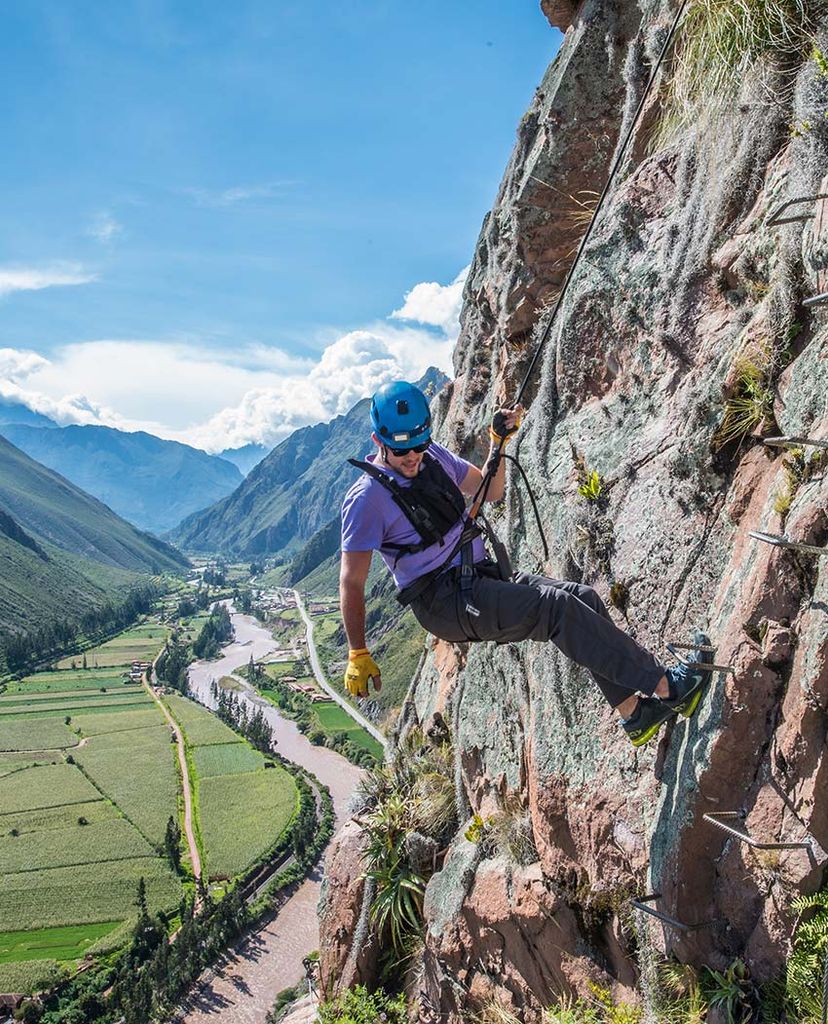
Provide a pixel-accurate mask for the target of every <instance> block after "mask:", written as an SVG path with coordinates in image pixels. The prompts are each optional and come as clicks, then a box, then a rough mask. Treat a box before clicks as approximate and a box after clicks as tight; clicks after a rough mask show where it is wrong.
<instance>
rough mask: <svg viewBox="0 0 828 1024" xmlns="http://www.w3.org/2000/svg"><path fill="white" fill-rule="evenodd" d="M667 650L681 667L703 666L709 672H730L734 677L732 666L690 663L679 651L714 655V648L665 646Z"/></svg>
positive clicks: (691, 645) (686, 645) (681, 645)
mask: <svg viewBox="0 0 828 1024" xmlns="http://www.w3.org/2000/svg"><path fill="white" fill-rule="evenodd" d="M666 647H667V650H668V651H669V652H670V654H672V655H673V657H674V658H677V659H678V660H679V661H680V662H681V663H682V665H691V664H699V665H704V667H705V668H708V669H710V671H711V672H731V673H733V674H734V675H735V673H736V669H734V668H733V666H732V665H714V664H713V662H708V661H704V662H690V661H688V660H687V658H685V657H684V655H683V654H680V653H679V651H702V652H703V653H705V654H714V653H715V651H716V648H715V647H705V646H704V645H700V644H672V643H671V644H666Z"/></svg>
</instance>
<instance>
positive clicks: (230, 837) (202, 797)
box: [198, 767, 298, 878]
mask: <svg viewBox="0 0 828 1024" xmlns="http://www.w3.org/2000/svg"><path fill="white" fill-rule="evenodd" d="M198 803H199V816H200V819H201V829H202V838H203V841H204V846H205V848H206V852H207V870H208V871H209V874H210V877H211V878H232V877H233V875H236V874H239V873H240V872H242V871H244V870H245V869H246V868H248V867H250V866H251V864H253V863H255V861H256V860H258V858H259V857H261V856H262V855H263V854H264V853H265V852H266V851H267V850H268V849H269V848H270V847H271V846H273V845H274V844H275V843H276V840H277V839H278V838H279V836H280V835H281V834H282V832H283V831H284V830H285V829H286V828H287V826H288V825H289V824H290V822H291V821H292V819H293V816H294V815H295V813H296V811H297V804H298V791H297V789H296V784H295V783H294V781H293V778H292V777H291V776H290V775H289V774H288V773H287V772H286V771H285V770H284V769H283V768H277V767H273V768H269V769H266V770H265V769H260V770H258V771H252V772H244V773H242V774H240V775H216V776H213V777H212V778H206V779H201V780H199V784H198Z"/></svg>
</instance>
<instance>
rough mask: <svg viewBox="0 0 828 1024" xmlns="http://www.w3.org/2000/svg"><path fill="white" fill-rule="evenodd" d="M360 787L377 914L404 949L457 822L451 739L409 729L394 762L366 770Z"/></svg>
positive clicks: (374, 912) (384, 929) (377, 920)
mask: <svg viewBox="0 0 828 1024" xmlns="http://www.w3.org/2000/svg"><path fill="white" fill-rule="evenodd" d="M360 791H361V796H362V798H363V799H364V800H365V801H366V804H367V809H366V811H365V813H363V814H362V815H361V818H360V820H361V822H362V828H363V831H364V832H365V835H366V839H367V844H366V849H365V854H364V862H365V868H366V871H365V874H366V877H367V878H368V879H371V880H372V881H373V882H374V885H375V889H374V898H373V901H372V905H371V920H372V923H373V925H374V927H375V928H376V929H377V931H378V932H380V933H383V932H386V933H387V934H389V935H390V937H391V943H392V946H393V948H394V950H395V951H396V952H397V953H399V952H402V951H403V950H404V947H405V945H406V941H407V939H408V938H409V937H410V936H411V935H412V934H416V933H417V932H418V931H419V930H420V927H421V923H422V901H423V893H424V891H425V885H426V882H427V880H428V878H429V877H430V876H431V874H432V872H433V871H434V869H435V865H436V854H437V851H438V850H440V849H441V848H442V847H443V846H444V845H445V843H446V841H447V840H448V838H449V837H450V836H451V834H452V833H453V831H454V829H455V826H456V813H455V803H454V786H453V783H452V751H451V746H450V744H448V743H439V744H430V743H427V742H426V740H425V738H424V736H423V734H422V732H421V731H420V730H419V729H413V730H411V732H410V733H409V734H408V735H407V736H406V738H405V739H404V740H403V741H402V742H401V744H400V747H399V749H398V751H397V756H396V758H395V760H394V761H393V763H392V764H390V765H383V766H382V767H380V768H375V769H373V770H372V771H370V772H368V774H367V777H366V778H365V780H364V781H363V783H362V785H361V787H360Z"/></svg>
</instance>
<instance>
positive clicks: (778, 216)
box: [767, 192, 828, 228]
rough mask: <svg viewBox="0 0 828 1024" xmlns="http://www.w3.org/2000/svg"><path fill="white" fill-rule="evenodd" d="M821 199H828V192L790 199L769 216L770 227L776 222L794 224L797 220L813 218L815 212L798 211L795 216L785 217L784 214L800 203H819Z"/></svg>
mask: <svg viewBox="0 0 828 1024" xmlns="http://www.w3.org/2000/svg"><path fill="white" fill-rule="evenodd" d="M820 199H828V194H826V193H825V192H820V193H818V194H817V195H815V196H800V198H799V199H788V200H787V201H786V202H784V203H782V204H781V205H780V206H778V207H777V208H776V209H775V210H774V211H773V213H772V214H771V215H770V217H768V222H767V223H768V227H769V228H770V227H773V226H774V225H775V224H793V223H795V222H796V221H802V220H812V219H813V218H814V217H815V216H816V214H815V213H798V214H796V215H795V216H793V217H783V216H782V214H783V213H784V212H785V210H788V209H790V207H791V206H799V205H800V203H817V202H819V200H820Z"/></svg>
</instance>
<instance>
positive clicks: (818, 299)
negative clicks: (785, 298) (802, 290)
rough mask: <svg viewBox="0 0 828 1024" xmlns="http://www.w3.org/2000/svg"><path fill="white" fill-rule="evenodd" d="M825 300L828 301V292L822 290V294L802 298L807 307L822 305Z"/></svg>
mask: <svg viewBox="0 0 828 1024" xmlns="http://www.w3.org/2000/svg"><path fill="white" fill-rule="evenodd" d="M823 302H828V292H822V293H821V294H820V295H811V296H810V297H809V298H807V299H803V300H802V305H803V306H805V307H806V308H807V307H808V306H821V305H822V303H823Z"/></svg>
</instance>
